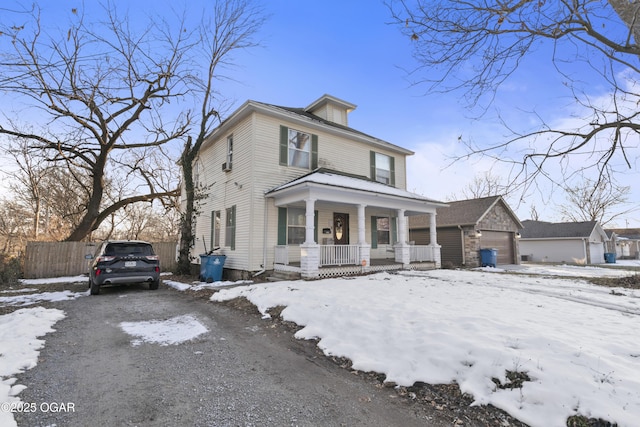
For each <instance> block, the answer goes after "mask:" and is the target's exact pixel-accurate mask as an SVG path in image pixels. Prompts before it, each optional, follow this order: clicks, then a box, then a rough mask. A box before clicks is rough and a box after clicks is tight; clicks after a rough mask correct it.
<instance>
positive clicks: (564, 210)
mask: <svg viewBox="0 0 640 427" xmlns="http://www.w3.org/2000/svg"><path fill="white" fill-rule="evenodd" d="M630 190H631V188H630V187H628V186H620V185H617V184H616V183H614V182H613V181H611V180H610V179H601V180H599V181H593V180H589V179H585V180H583V181H582V182H581V183H580V184H579V185H576V186H573V187H569V188H566V189H565V191H566V194H567V197H566V203H565V204H564V205H561V206H559V210H560V213H561V215H562V217H563V220H565V221H577V222H580V221H598V222H599V223H600V225H602V226H603V227H604V226H606V225H607V224H611V223H613V222H614V221H615V219H616V218H619V217H621V216H625V215H628V214H629V213H631V212H633V211H635V210H637V209H638V207H637V206H633V207H631V208H627V209H624V208H623V206H624V205H628V203H627V197H628V195H629V192H630Z"/></svg>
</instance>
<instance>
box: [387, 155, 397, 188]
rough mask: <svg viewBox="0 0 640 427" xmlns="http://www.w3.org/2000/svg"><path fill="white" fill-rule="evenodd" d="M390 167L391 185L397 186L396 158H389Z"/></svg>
mask: <svg viewBox="0 0 640 427" xmlns="http://www.w3.org/2000/svg"><path fill="white" fill-rule="evenodd" d="M389 167H390V168H391V171H390V172H391V178H389V179H390V182H389V184H391V185H392V186H394V187H395V186H396V158H395V157H389Z"/></svg>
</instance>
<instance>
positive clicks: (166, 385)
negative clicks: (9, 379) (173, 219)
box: [15, 285, 452, 426]
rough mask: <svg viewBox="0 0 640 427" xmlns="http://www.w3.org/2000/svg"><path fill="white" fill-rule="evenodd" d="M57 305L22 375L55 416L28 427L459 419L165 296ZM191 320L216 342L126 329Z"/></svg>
mask: <svg viewBox="0 0 640 427" xmlns="http://www.w3.org/2000/svg"><path fill="white" fill-rule="evenodd" d="M78 286H80V285H78ZM83 289H84V288H83ZM52 307H55V308H59V309H61V310H64V311H65V312H66V315H67V317H66V318H65V319H63V320H61V321H60V322H58V323H57V324H56V325H55V326H54V328H55V329H56V330H57V331H56V332H55V333H52V334H48V335H47V336H46V337H44V338H45V340H46V345H45V347H44V349H43V350H42V351H41V353H40V357H39V361H38V365H37V366H36V367H35V368H33V369H31V370H28V371H26V372H25V373H24V374H21V375H19V376H18V383H19V384H24V385H26V386H27V388H26V389H25V390H24V391H22V392H21V393H20V398H21V399H22V401H23V402H26V403H27V404H29V403H36V406H37V407H38V408H43V405H42V404H43V403H44V404H47V405H46V406H44V408H49V411H48V412H45V411H41V410H38V411H36V412H34V413H23V414H16V416H15V419H16V421H17V422H18V425H19V426H52V425H56V426H88V425H103V426H176V425H182V426H232V425H233V426H252V425H260V426H265V425H266V426H270V425H271V426H286V425H299V426H320V425H322V426H342V425H348V426H373V425H375V426H396V425H398V426H400V425H402V426H412V425H420V426H425V425H428V426H440V425H449V426H450V425H451V424H452V423H451V421H452V419H451V417H450V416H451V414H448V416H445V414H444V413H442V416H441V415H440V412H439V411H437V410H433V409H430V408H428V407H426V406H425V405H416V404H413V402H411V401H410V400H409V399H403V398H400V397H398V394H397V393H396V392H395V391H394V390H393V389H388V388H384V387H380V386H377V384H376V382H375V381H373V380H367V378H366V377H363V376H361V375H353V374H352V373H350V372H349V371H348V370H346V369H343V368H341V367H340V366H339V365H338V364H336V363H334V362H332V361H331V360H329V359H327V358H326V357H324V356H322V354H321V353H320V352H319V351H318V350H317V348H316V347H315V343H313V342H306V341H299V340H295V339H294V338H293V337H292V331H291V330H290V329H288V328H286V327H284V326H283V325H281V324H277V323H274V322H269V321H265V320H261V319H260V318H259V316H256V315H254V314H251V313H247V312H245V311H243V310H236V309H233V308H230V307H227V306H224V305H220V304H213V303H210V302H207V301H206V300H205V299H201V298H195V297H194V296H192V295H189V294H185V293H180V292H176V291H174V290H171V289H168V288H166V287H165V286H161V287H160V289H159V290H157V291H149V290H147V288H146V286H132V287H117V288H105V289H103V290H102V292H101V295H99V296H91V297H83V298H80V299H78V300H75V301H69V302H60V303H55V304H53V305H52ZM185 314H188V315H191V316H192V317H194V318H196V319H197V320H198V321H199V322H200V323H202V324H203V325H204V326H206V328H207V329H208V332H206V333H204V334H202V335H200V336H198V337H197V338H195V339H194V340H192V341H189V342H184V343H181V344H176V345H166V346H163V345H159V344H151V343H143V344H141V345H133V344H132V340H133V337H131V336H130V335H128V334H127V333H125V332H124V331H123V330H122V328H121V327H120V326H119V325H120V323H121V322H139V321H149V320H166V319H169V318H172V317H175V316H181V315H185ZM56 404H57V407H58V409H62V411H59V412H53V410H52V409H53V408H55V407H56V406H55V405H56ZM60 404H64V405H60ZM445 412H446V411H445Z"/></svg>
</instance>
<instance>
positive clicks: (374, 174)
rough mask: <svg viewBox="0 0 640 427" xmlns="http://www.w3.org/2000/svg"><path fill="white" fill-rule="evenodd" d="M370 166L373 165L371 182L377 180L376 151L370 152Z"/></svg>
mask: <svg viewBox="0 0 640 427" xmlns="http://www.w3.org/2000/svg"><path fill="white" fill-rule="evenodd" d="M369 153H370V154H369V158H370V159H371V160H370V165H371V180H372V181H375V180H376V153H375V152H374V151H370V152H369Z"/></svg>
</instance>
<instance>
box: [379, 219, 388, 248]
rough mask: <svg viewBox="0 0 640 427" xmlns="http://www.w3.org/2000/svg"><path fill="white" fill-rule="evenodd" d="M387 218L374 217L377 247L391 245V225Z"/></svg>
mask: <svg viewBox="0 0 640 427" xmlns="http://www.w3.org/2000/svg"><path fill="white" fill-rule="evenodd" d="M390 224H391V223H390V220H389V217H388V216H384V217H376V233H377V237H378V244H379V245H388V244H390V243H391V225H390Z"/></svg>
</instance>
